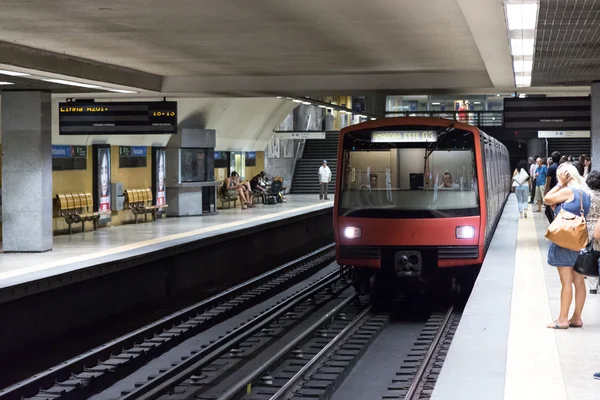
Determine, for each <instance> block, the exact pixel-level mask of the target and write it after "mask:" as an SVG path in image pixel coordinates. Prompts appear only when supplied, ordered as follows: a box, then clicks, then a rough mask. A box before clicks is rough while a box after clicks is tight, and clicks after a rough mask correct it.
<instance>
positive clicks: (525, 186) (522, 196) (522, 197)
mask: <svg viewBox="0 0 600 400" xmlns="http://www.w3.org/2000/svg"><path fill="white" fill-rule="evenodd" d="M527 169H528V168H527V161H525V160H521V161H519V164H517V168H516V169H515V172H514V173H513V187H514V188H515V193H516V195H517V206H518V207H519V218H523V217H525V218H527V195H528V194H529V174H528V173H527Z"/></svg>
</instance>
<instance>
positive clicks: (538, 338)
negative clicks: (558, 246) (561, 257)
mask: <svg viewBox="0 0 600 400" xmlns="http://www.w3.org/2000/svg"><path fill="white" fill-rule="evenodd" d="M530 211H531V208H530ZM532 216H533V218H532ZM517 227H518V228H517ZM547 227H548V222H547V220H546V218H545V215H544V214H543V213H533V215H532V213H531V212H530V214H529V218H528V219H527V220H518V219H517V212H516V204H515V198H514V196H511V198H510V199H509V202H508V204H507V208H506V210H505V212H504V215H503V216H502V220H501V223H500V226H499V228H498V231H497V232H496V235H495V237H494V240H493V242H492V246H491V248H490V251H489V253H488V255H487V257H486V260H485V263H484V266H483V269H482V273H481V275H480V278H479V279H478V281H477V283H476V285H475V289H474V291H473V295H472V296H471V298H470V299H469V302H468V304H467V307H466V310H465V313H464V315H463V317H462V320H461V323H460V325H459V329H458V331H457V333H456V336H455V338H454V341H453V343H452V346H451V348H450V352H449V354H448V357H447V359H446V362H445V364H444V366H443V368H442V372H441V375H440V377H439V380H438V382H437V384H436V387H435V390H434V393H433V396H432V399H433V400H454V399H461V400H471V399H473V400H475V399H477V400H480V399H486V400H487V399H491V400H495V399H498V400H499V399H507V400H518V399H544V400H547V399H556V400H566V399H578V400H584V399H585V400H587V399H589V400H592V399H600V381H597V380H594V379H593V378H592V375H593V373H594V372H596V371H600V341H599V340H598V337H599V334H600V296H599V295H590V294H588V296H587V299H586V303H585V308H584V313H583V321H584V327H583V328H581V329H573V328H571V329H568V330H554V329H547V328H546V325H547V324H550V323H552V321H553V320H554V319H555V318H556V317H557V315H558V311H559V305H560V298H559V296H560V288H561V285H560V280H559V277H558V273H557V270H556V268H555V267H551V266H549V265H548V264H547V263H546V259H547V253H548V247H549V244H550V243H549V242H548V240H547V239H545V237H544V234H545V233H546V229H547ZM571 309H573V305H572V306H571Z"/></svg>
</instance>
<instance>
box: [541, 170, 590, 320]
mask: <svg viewBox="0 0 600 400" xmlns="http://www.w3.org/2000/svg"><path fill="white" fill-rule="evenodd" d="M556 178H557V180H558V184H557V185H556V186H554V187H553V188H552V190H550V192H549V193H548V194H547V195H546V197H545V199H544V202H545V203H546V204H548V205H555V206H556V211H557V212H559V211H560V209H561V208H562V209H564V210H565V211H567V212H570V213H572V214H575V215H579V214H580V213H581V211H583V216H584V217H587V215H588V213H589V211H590V203H591V198H590V195H589V193H588V192H587V187H586V185H585V183H584V182H583V178H582V177H581V176H580V175H579V172H577V169H576V168H575V167H574V166H573V165H572V164H571V163H565V164H562V165H560V166H559V167H558V170H557V172H556ZM582 209H583V210H582ZM578 255H579V252H578V251H573V250H569V249H565V248H563V247H560V246H558V245H556V244H554V243H552V244H551V245H550V248H549V249H548V264H549V265H551V266H553V267H557V269H558V275H559V276H560V283H561V291H560V313H559V315H558V318H557V319H556V320H555V321H554V322H553V323H552V324H549V325H548V326H547V327H548V328H552V329H567V328H581V327H582V326H583V322H582V320H581V314H582V311H583V305H584V304H585V296H586V289H585V281H584V279H583V275H580V274H578V273H577V272H575V271H573V266H574V265H575V261H576V260H577V256H578ZM573 286H575V310H574V311H573V315H572V316H571V318H569V308H570V307H571V302H572V300H573Z"/></svg>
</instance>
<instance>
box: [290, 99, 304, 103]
mask: <svg viewBox="0 0 600 400" xmlns="http://www.w3.org/2000/svg"><path fill="white" fill-rule="evenodd" d="M292 101H293V102H294V103H302V100H298V99H292Z"/></svg>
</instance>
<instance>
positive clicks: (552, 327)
mask: <svg viewBox="0 0 600 400" xmlns="http://www.w3.org/2000/svg"><path fill="white" fill-rule="evenodd" d="M546 328H549V329H569V325H567V326H560V325H558V324H557V323H554V325H547V326H546Z"/></svg>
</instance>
